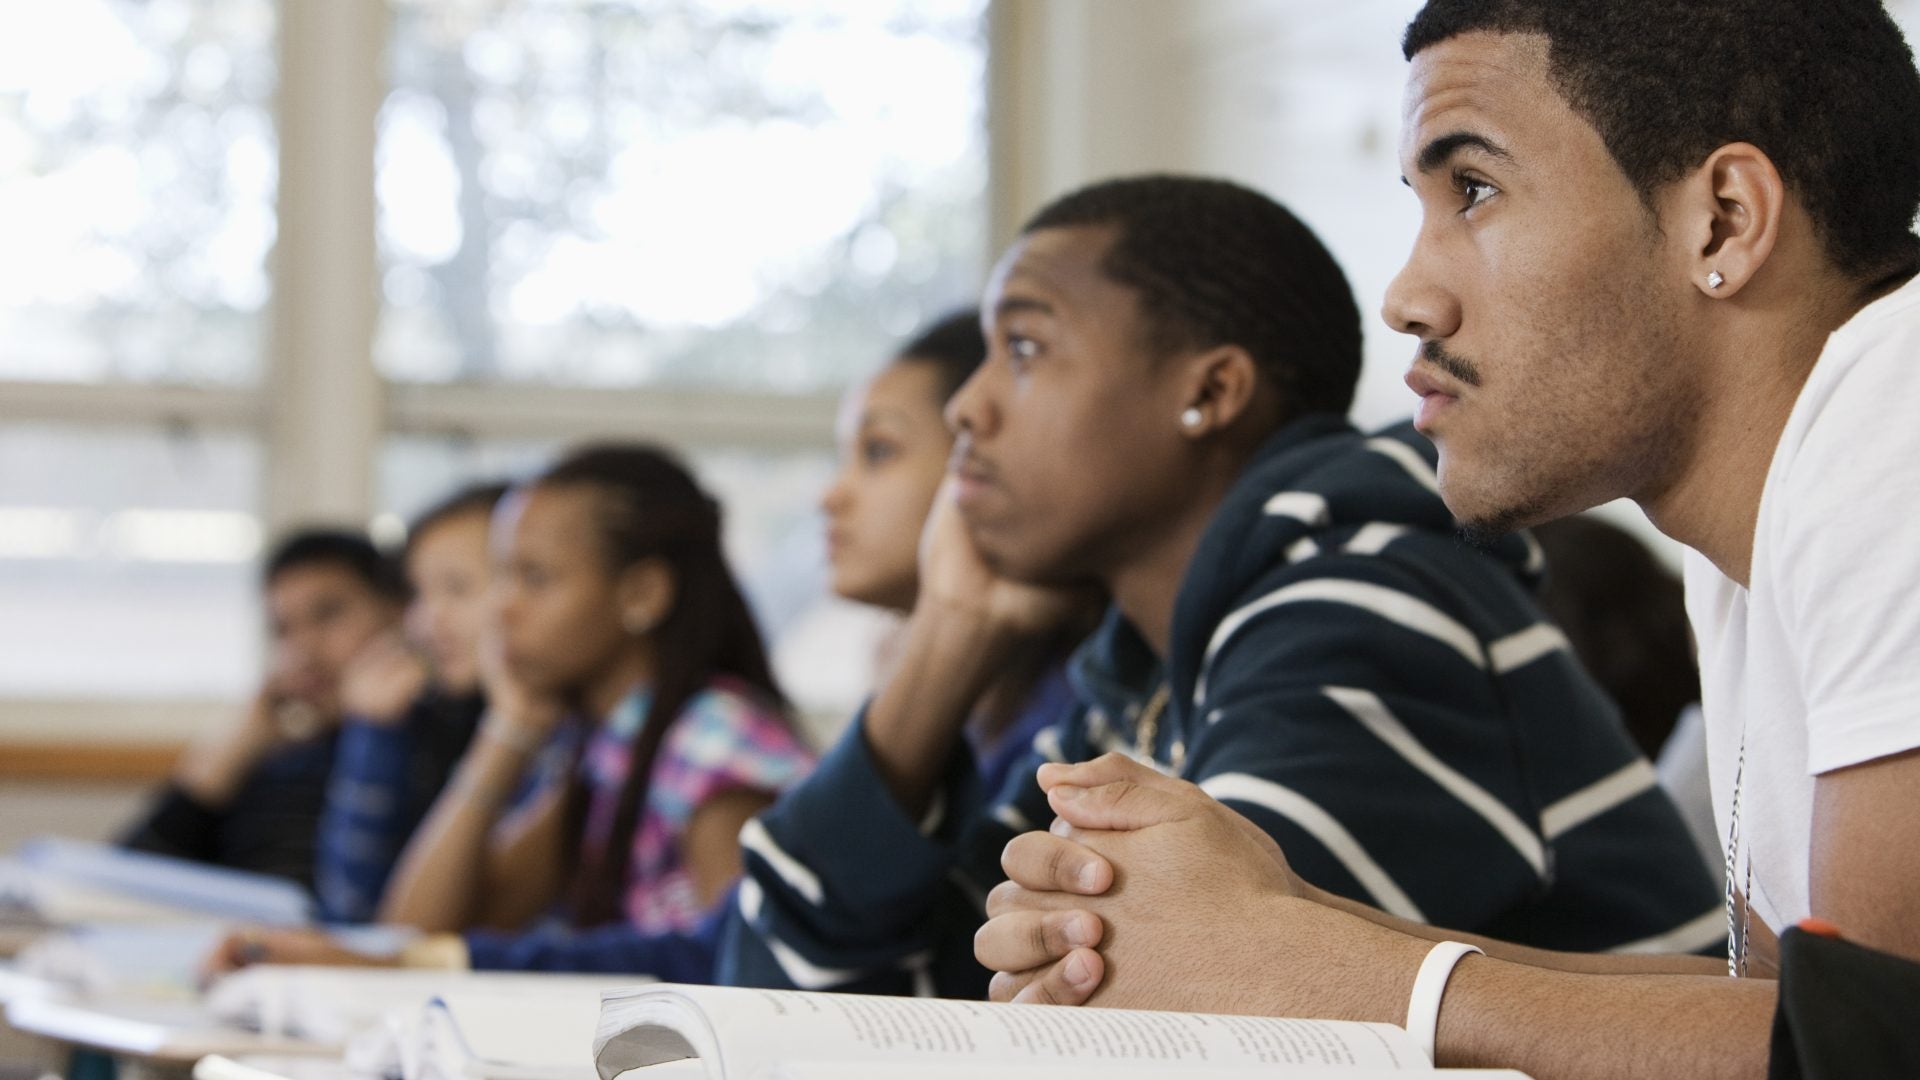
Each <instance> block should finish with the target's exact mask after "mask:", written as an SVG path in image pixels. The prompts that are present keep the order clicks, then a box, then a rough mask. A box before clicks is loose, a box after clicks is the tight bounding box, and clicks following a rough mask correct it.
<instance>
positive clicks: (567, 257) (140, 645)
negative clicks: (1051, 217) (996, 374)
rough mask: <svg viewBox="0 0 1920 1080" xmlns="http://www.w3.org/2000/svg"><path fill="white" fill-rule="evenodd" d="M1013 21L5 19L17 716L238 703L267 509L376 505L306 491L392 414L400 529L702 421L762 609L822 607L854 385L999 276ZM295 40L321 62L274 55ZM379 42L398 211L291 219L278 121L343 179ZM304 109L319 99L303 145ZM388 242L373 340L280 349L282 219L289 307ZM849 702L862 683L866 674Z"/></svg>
mask: <svg viewBox="0 0 1920 1080" xmlns="http://www.w3.org/2000/svg"><path fill="white" fill-rule="evenodd" d="M985 8H986V0H862V2H861V3H857V4H855V3H843V4H833V5H822V4H814V3H803V2H797V0H778V2H775V0H467V2H463V3H459V4H447V3H439V2H430V0H388V2H386V3H379V2H375V0H341V2H340V3H338V4H336V3H332V2H331V0H329V3H327V4H325V5H312V6H301V7H292V6H288V7H286V8H285V9H284V10H283V9H282V5H281V4H279V3H277V2H276V0H68V2H63V3H60V4H55V5H50V6H47V5H42V6H37V7H28V8H22V9H20V10H19V11H15V12H13V13H11V14H0V232H3V234H4V235H6V236H7V237H8V242H9V246H10V253H9V257H8V258H7V259H6V260H5V265H4V266H0V397H4V399H5V402H6V411H7V416H8V425H7V427H6V428H4V429H0V454H3V455H4V456H3V457H0V610H5V611H6V612H7V618H6V619H4V620H0V624H3V625H0V724H4V723H6V722H7V721H6V718H7V717H12V716H24V715H26V712H25V711H23V710H28V709H30V707H28V706H21V705H19V704H18V702H19V701H21V700H25V699H29V698H50V699H75V700H114V699H135V698H144V699H148V700H149V701H160V700H165V699H175V700H181V701H192V700H198V699H205V698H213V697H219V698H237V697H239V696H240V695H242V694H243V693H244V692H245V691H246V690H247V689H249V688H250V687H251V685H252V684H253V683H254V682H255V681H256V680H257V677H258V665H259V663H260V656H261V649H260V644H261V643H260V637H259V633H260V632H259V615H258V602H257V598H256V591H257V590H256V587H255V576H256V566H257V559H258V557H259V554H260V552H261V551H262V550H263V548H264V546H265V545H266V544H267V543H268V542H269V541H270V540H271V539H272V537H271V535H270V531H271V530H270V528H269V527H268V526H267V525H265V524H264V523H263V522H264V519H265V517H266V516H267V513H268V512H269V511H270V512H271V513H272V515H273V516H274V518H275V520H311V519H313V518H314V517H315V516H324V515H317V510H318V509H319V508H324V507H331V508H333V509H334V510H335V511H339V510H340V509H341V507H342V505H343V504H344V505H353V504H354V503H355V498H353V497H347V498H342V497H341V496H340V491H341V486H340V485H338V484H336V485H333V486H332V488H331V490H330V491H328V492H325V493H319V494H316V493H315V492H313V491H310V490H308V487H307V484H306V483H304V482H303V478H304V480H307V481H310V480H311V479H312V478H314V477H315V476H327V475H329V474H326V473H322V472H319V471H318V470H324V469H329V468H337V463H335V462H334V461H333V458H332V455H333V454H334V453H336V452H338V451H340V450H341V449H343V448H344V447H346V446H361V445H363V444H362V443H361V442H360V441H359V439H360V436H359V434H358V432H360V431H363V430H367V429H368V428H369V427H371V428H372V429H373V430H377V431H379V432H381V438H382V440H383V441H382V443H381V446H382V449H381V451H380V452H379V454H378V455H377V456H376V462H375V464H374V466H373V469H374V472H375V473H376V475H375V476H372V477H369V478H368V490H369V492H370V496H369V497H368V498H367V499H366V500H365V503H364V506H363V509H362V512H363V513H364V514H365V516H366V518H368V519H375V520H377V522H378V523H379V524H381V525H383V526H384V527H386V528H388V529H389V530H391V527H392V526H393V525H394V524H395V523H396V522H397V521H399V520H402V518H403V516H404V515H406V514H408V513H411V512H413V511H415V510H417V509H419V507H420V506H421V505H423V504H424V503H425V502H426V501H428V500H429V499H431V498H433V497H435V496H437V495H438V494H440V493H442V492H443V491H445V490H447V489H449V488H451V487H453V486H455V485H457V484H459V483H462V482H465V481H467V480H470V479H474V478H476V477H477V476H480V475H486V474H490V473H496V472H500V471H508V472H518V473H523V472H525V471H527V470H529V469H531V468H533V467H535V466H536V465H537V464H539V463H540V462H542V461H544V460H546V459H547V457H548V456H549V455H550V454H551V453H552V452H553V451H554V450H555V449H557V448H558V447H561V446H563V445H565V444H567V443H570V442H573V441H577V440H579V439H582V438H587V437H594V436H600V437H604V436H607V435H609V434H618V433H640V435H641V437H651V438H654V439H656V440H658V441H661V442H665V443H667V444H669V445H673V446H675V447H676V448H678V449H679V450H681V452H683V453H685V454H686V455H687V456H688V457H689V458H690V460H692V462H693V463H694V465H695V466H696V468H697V469H698V470H699V471H700V472H701V474H702V476H703V479H705V481H706V482H707V483H708V484H709V485H710V486H711V487H712V488H714V489H715V490H716V492H718V493H719V494H721V495H722V496H723V498H724V499H725V500H726V501H727V503H728V514H729V520H730V526H729V531H728V543H729V547H730V549H731V551H732V552H733V554H734V555H735V557H736V561H737V564H738V565H739V568H740V571H741V575H742V577H743V579H744V580H745V582H746V584H747V586H748V589H749V592H750V593H751V594H752V599H753V600H754V602H755V605H756V609H757V610H758V611H759V613H760V615H761V617H762V619H763V621H764V622H765V623H766V624H767V626H768V628H769V629H770V631H773V632H774V633H776V634H778V633H780V632H782V631H784V630H786V629H788V628H790V627H792V626H795V625H799V624H802V623H808V622H810V621H813V622H817V621H818V620H817V619H815V618H814V616H813V615H812V614H810V613H809V612H808V610H807V608H808V603H809V602H810V601H817V598H818V596H819V595H820V593H821V592H822V591H823V587H822V583H821V576H822V567H821V565H820V563H821V561H822V560H821V558H820V555H819V538H818V536H817V532H818V524H817V521H816V520H815V515H814V510H813V505H814V500H815V498H816V496H817V494H818V491H819V489H820V488H821V486H822V485H823V484H824V482H825V477H826V476H827V473H828V470H829V468H830V429H831V423H830V418H831V415H832V409H833V400H834V398H835V397H836V396H837V394H838V392H839V390H840V388H841V387H842V386H843V385H844V384H845V383H846V382H847V380H848V379H849V378H850V377H851V376H853V375H855V374H858V373H863V372H865V371H866V370H869V369H870V368H871V367H872V366H873V365H875V364H877V363H878V362H879V361H880V359H881V358H882V357H883V356H885V355H886V353H887V351H888V350H889V349H890V348H891V347H892V346H893V345H894V344H895V343H896V342H897V341H898V340H899V339H900V337H901V336H902V335H904V334H906V333H907V332H909V331H910V330H912V329H913V328H914V327H915V326H916V325H918V324H919V323H921V322H922V321H924V320H925V319H927V318H929V317H931V316H932V315H934V314H936V313H937V312H939V311H941V310H942V309H944V308H945V307H946V306H947V305H950V304H955V303H960V302H964V301H966V300H968V299H970V298H972V297H973V296H974V295H975V294H976V292H977V290H978V287H979V281H980V278H981V276H982V271H983V269H984V265H983V264H984V258H985V255H986V252H985V251H984V250H983V249H984V242H985V241H984V238H985V236H986V233H987V229H986V222H985V216H986V209H985V197H984V187H985V177H986V167H985V157H986V146H985V142H986V137H985V52H986V40H985V38H986V34H985V26H984V22H985ZM283 34H285V35H288V36H291V37H296V38H298V39H299V41H300V43H301V48H302V49H304V50H306V51H305V52H303V53H301V54H289V55H296V56H297V57H298V58H299V59H300V60H301V62H300V63H293V62H287V63H284V64H283V63H282V54H281V53H279V52H278V51H277V50H278V49H280V48H282V47H283V43H282V42H280V41H279V38H280V37H281V36H282V35H283ZM316 50H317V51H316ZM355 50H364V51H355ZM376 55H377V56H379V57H383V58H384V59H381V60H379V61H377V62H376V61H375V59H374V57H375V56H376ZM316 56H319V57H328V56H332V57H343V56H344V57H348V58H350V60H349V61H348V62H346V63H333V62H331V61H327V62H315V61H314V57H316ZM378 63H384V64H386V65H387V73H386V78H385V80H384V86H382V87H381V88H380V89H382V90H384V92H385V94H386V97H385V100H384V102H383V103H381V104H380V106H379V110H378V116H377V119H376V120H374V121H373V122H374V123H375V139H376V141H375V160H374V162H373V166H374V167H373V172H372V179H371V190H370V191H369V192H368V194H369V195H371V196H372V200H371V204H370V205H371V206H372V207H373V210H372V211H371V213H369V211H368V210H367V209H365V207H366V206H367V205H369V203H368V202H367V201H366V200H355V199H352V198H342V199H337V200H336V199H332V198H321V199H319V200H317V201H314V202H312V203H303V204H301V205H302V206H303V207H304V209H303V210H301V211H294V212H304V213H308V214H309V215H312V217H311V219H310V220H303V225H304V226H305V227H303V228H302V229H300V230H293V229H289V230H287V231H286V232H285V234H284V235H283V234H282V232H281V230H280V229H279V228H278V222H277V214H278V209H277V207H276V186H277V177H278V168H279V160H280V154H281V147H280V145H279V142H280V140H281V139H282V138H286V139H290V140H295V141H296V142H297V143H298V145H293V146H289V147H288V148H287V151H288V153H289V154H290V155H293V156H296V157H298V158H299V159H300V160H307V161H316V160H317V161H318V162H320V163H321V165H322V166H323V167H324V168H325V169H329V170H331V169H336V168H337V169H338V170H339V171H338V172H328V173H326V174H325V176H326V180H325V183H326V184H328V185H334V186H332V187H327V188H323V190H326V191H333V190H337V185H338V183H339V182H340V177H341V176H348V177H351V176H353V175H354V168H357V167H344V166H340V165H339V162H340V161H342V160H344V159H342V158H340V157H339V156H337V155H335V154H334V151H336V150H337V149H339V148H340V147H342V146H349V147H350V146H351V145H352V143H351V141H350V140H348V141H346V142H339V141H336V140H337V139H338V138H339V133H340V132H341V131H343V130H353V129H354V126H355V125H365V124H366V123H368V122H369V118H370V116H371V110H372V108H373V102H374V100H375V99H374V97H373V94H374V93H375V89H374V87H373V86H372V85H371V84H372V82H373V78H372V76H371V73H372V72H374V71H377V70H378V67H377V64H378ZM355 79H361V80H365V82H364V83H362V84H361V86H360V87H359V89H362V90H365V91H366V93H364V94H359V95H356V94H355V93H354V92H353V91H354V90H355V86H354V85H352V83H353V80H355ZM282 80H285V81H286V82H287V83H288V84H290V85H289V86H286V87H283V86H282V85H281V83H282ZM294 90H298V91H299V93H294V92H293V91H294ZM287 99H291V100H297V101H302V102H309V103H312V104H310V105H308V106H302V107H303V108H313V109H318V110H321V111H323V112H324V113H326V115H324V116H320V117H318V122H306V123H302V124H298V125H291V124H290V125H288V126H287V127H286V129H285V130H284V131H282V130H279V129H278V125H277V124H276V120H275V117H274V115H273V111H272V110H273V108H274V104H275V102H276V101H277V100H287ZM308 119H309V120H312V119H313V118H311V117H309V118H308ZM360 130H364V127H362V128H361V129H360ZM316 145H319V146H324V147H325V148H326V149H325V150H324V151H318V150H316ZM696 211H697V212H696ZM360 215H367V216H366V217H364V218H362V217H361V216H360ZM322 218H324V220H321V219H322ZM369 237H371V238H374V239H375V240H376V242H377V246H378V251H379V269H378V275H379V280H378V289H379V293H380V297H381V300H382V305H383V307H382V314H381V318H380V321H379V325H378V328H377V331H376V332H375V333H374V335H373V340H371V341H369V342H367V343H366V351H365V353H364V354H361V355H358V356H356V355H342V354H340V353H339V352H338V351H337V350H333V349H331V347H330V348H329V350H317V349H313V348H305V349H301V348H294V349H288V348H280V347H277V348H274V349H272V350H269V349H268V347H267V345H268V341H267V335H266V328H267V324H268V320H267V318H266V315H267V311H268V307H269V304H270V302H271V288H270V281H269V268H268V263H267V259H268V254H269V252H270V251H272V250H273V249H274V247H275V245H276V243H278V244H279V245H280V247H281V248H282V249H283V250H282V251H281V253H280V255H281V256H282V257H284V258H285V259H286V260H288V262H289V264H290V265H291V266H292V267H293V268H294V269H293V270H292V271H290V272H291V273H293V274H296V275H297V278H296V279H294V280H296V281H297V282H298V287H293V288H288V289H286V290H285V291H284V292H283V293H282V297H281V300H280V301H279V302H280V303H281V304H283V305H286V307H287V310H288V311H291V312H292V313H293V315H294V316H297V317H290V318H288V319H286V320H285V323H286V325H288V326H292V327H296V328H297V327H300V326H305V325H311V324H313V323H314V322H315V321H316V319H315V313H314V312H312V311H309V310H307V308H308V307H310V306H311V305H315V304H323V303H326V302H328V298H329V297H337V296H340V295H345V293H344V291H343V290H351V289H355V288H358V287H360V286H361V283H362V282H363V281H364V276H365V275H364V271H362V270H357V269H354V266H355V263H354V257H353V256H352V253H351V250H350V249H351V247H352V245H353V243H354V242H355V239H356V238H358V239H360V240H361V241H362V242H364V239H365V238H369ZM316 245H318V247H317V249H316V247H315V246H316ZM295 249H298V250H295ZM296 308H297V309H298V310H294V309H296ZM283 314H284V312H283ZM319 314H320V315H321V316H322V317H324V314H325V313H324V312H321V313H319ZM294 332H296V333H297V332H298V331H297V330H296V331H294ZM285 344H286V343H285V342H278V341H277V342H276V345H279V346H284V345H285ZM290 355H292V356H295V357H298V358H297V359H292V360H289V359H288V357H289V356H290ZM322 356H324V360H322V359H320V358H319V357H322ZM322 363H324V365H325V366H326V372H327V374H326V375H325V378H324V379H322V380H321V382H323V383H324V385H325V391H324V393H323V394H322V395H321V397H323V398H324V399H325V400H327V401H329V402H331V404H330V405H329V406H328V407H329V408H347V409H358V408H363V407H364V409H365V410H366V413H365V414H364V415H357V416H343V417H341V418H339V419H340V420H341V421H342V422H341V423H338V424H335V423H333V422H332V421H330V420H329V419H327V418H312V417H304V416H294V417H292V418H291V419H290V418H289V416H288V415H287V414H288V413H289V412H290V411H292V412H298V411H299V410H287V409H269V408H267V405H268V403H269V402H268V399H267V398H266V392H267V387H269V386H271V385H275V383H273V382H270V380H277V379H278V378H279V376H280V374H281V372H279V370H278V367H276V365H278V366H287V365H292V366H293V367H295V368H297V369H298V370H299V371H300V372H302V373H303V374H304V375H306V376H311V375H313V373H314V372H315V371H317V370H319V368H318V367H317V365H320V364H322ZM363 364H364V365H369V366H367V367H365V368H362V367H361V365H363ZM342 372H344V373H345V374H344V375H341V374H338V373H342ZM375 372H377V375H378V379H377V380H376V378H375V375H374V374H373V373H375ZM328 380H332V381H328ZM355 380H362V381H358V382H356V381H355ZM314 382H315V380H314V379H313V378H311V377H303V378H300V379H295V380H292V381H291V382H290V383H289V384H288V385H295V386H301V387H308V388H311V387H312V386H313V385H314ZM362 403H364V405H363V404H362ZM263 417H265V418H271V419H270V420H263V419H262V418H263ZM289 423H292V424H293V426H294V427H299V426H300V425H303V424H311V425H316V426H321V427H320V430H322V431H323V432H324V431H326V430H329V428H327V427H325V426H324V425H331V428H330V430H332V431H335V432H343V431H344V432H353V433H354V434H352V435H350V436H338V435H336V436H334V441H333V442H331V443H330V442H328V441H327V439H326V438H324V437H323V438H318V439H316V437H315V432H314V430H309V429H306V428H301V429H300V430H297V431H293V432H292V434H291V436H289V434H288V431H289V429H288V424H289ZM342 438H346V439H349V440H350V442H348V443H343V442H341V439H342ZM346 486H347V488H348V489H349V490H350V489H351V487H352V485H351V483H349V484H348V485H346ZM336 516H337V514H336ZM805 651H806V650H803V652H805ZM855 651H858V650H855ZM807 655H809V656H813V657H815V658H816V659H817V658H819V657H820V656H821V654H820V653H819V651H818V650H814V651H812V652H807ZM859 659H860V661H861V662H862V668H861V670H862V671H864V666H863V665H864V659H865V658H864V657H860V658H859ZM807 666H809V667H820V666H822V665H819V664H815V663H811V662H810V663H809V664H808V665H807ZM863 677H864V676H863ZM828 681H830V682H831V681H832V680H831V679H830V680H828ZM835 685H837V686H839V687H841V688H842V689H841V690H840V691H836V692H835V693H836V694H838V695H839V696H838V697H836V698H835V701H836V703H837V702H838V700H840V698H842V697H844V688H845V687H846V686H848V685H851V682H850V681H849V680H848V679H846V678H844V677H841V678H840V679H839V681H838V683H836V684H835ZM796 690H797V693H796V696H798V697H801V698H802V699H803V700H804V699H805V698H806V697H807V694H806V691H805V690H804V689H801V688H796ZM7 699H13V700H14V702H15V704H14V705H13V706H9V704H8V700H7ZM816 700H817V699H816ZM10 707H11V708H12V709H13V710H14V711H12V712H9V711H8V709H9V708H10ZM835 707H837V704H836V706H835ZM128 715H132V714H131V713H129V714H128ZM210 715H215V714H210ZM121 729H122V730H125V728H124V726H123V727H122V728H121ZM16 730H18V729H16ZM33 730H39V728H34V729H33ZM185 733H186V732H184V731H181V732H173V731H168V732H157V731H156V732H143V734H146V735H147V736H148V737H156V738H166V737H170V736H172V735H176V734H185Z"/></svg>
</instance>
